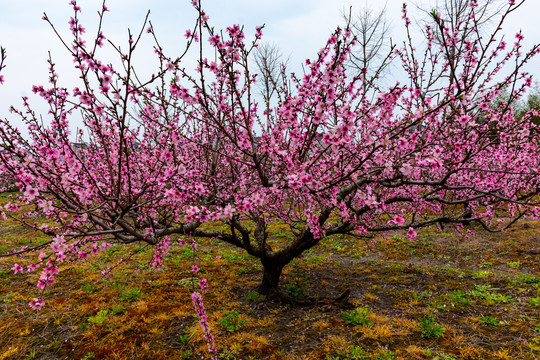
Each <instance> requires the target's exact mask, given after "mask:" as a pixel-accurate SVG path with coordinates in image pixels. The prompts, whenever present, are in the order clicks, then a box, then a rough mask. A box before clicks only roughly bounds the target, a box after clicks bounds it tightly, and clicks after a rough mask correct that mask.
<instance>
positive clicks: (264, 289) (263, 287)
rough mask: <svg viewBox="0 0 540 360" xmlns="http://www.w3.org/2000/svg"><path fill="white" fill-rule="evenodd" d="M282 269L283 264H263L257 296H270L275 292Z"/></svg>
mask: <svg viewBox="0 0 540 360" xmlns="http://www.w3.org/2000/svg"><path fill="white" fill-rule="evenodd" d="M283 267H285V264H279V263H274V262H263V278H262V282H261V284H260V285H259V289H258V291H259V294H261V295H271V294H274V293H276V292H277V290H278V285H279V278H280V277H281V271H282V270H283Z"/></svg>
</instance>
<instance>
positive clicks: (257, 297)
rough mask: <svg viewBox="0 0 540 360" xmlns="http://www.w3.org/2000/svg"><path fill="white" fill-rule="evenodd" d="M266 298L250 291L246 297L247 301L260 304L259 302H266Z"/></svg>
mask: <svg viewBox="0 0 540 360" xmlns="http://www.w3.org/2000/svg"><path fill="white" fill-rule="evenodd" d="M264 298H265V297H264V296H263V295H261V294H259V293H258V292H256V291H250V292H248V294H247V295H246V297H245V299H246V300H247V301H253V302H259V301H262V300H264Z"/></svg>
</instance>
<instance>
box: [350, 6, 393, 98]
mask: <svg viewBox="0 0 540 360" xmlns="http://www.w3.org/2000/svg"><path fill="white" fill-rule="evenodd" d="M354 13H355V15H352V14H353V8H352V7H351V9H350V11H349V13H344V14H343V18H344V20H345V23H346V24H347V27H348V28H350V30H351V31H352V34H353V35H354V36H355V37H356V42H355V44H354V46H353V48H352V50H351V52H350V54H349V57H348V59H347V61H346V66H347V68H348V69H349V70H350V71H351V72H352V73H353V74H356V75H358V74H360V75H362V76H363V77H364V81H366V82H367V83H379V82H378V81H377V80H380V78H381V77H384V74H385V72H386V71H388V68H389V66H390V65H391V63H392V62H391V59H392V57H391V55H392V51H393V50H394V45H393V44H392V39H391V38H390V22H389V21H388V19H387V18H386V15H385V13H386V5H385V6H384V7H383V8H382V9H380V10H378V11H376V10H374V9H373V8H370V7H369V6H368V4H367V3H366V4H365V5H364V7H362V8H361V9H360V11H358V12H356V11H354ZM368 88H370V86H366V87H365V89H366V90H367V89H368Z"/></svg>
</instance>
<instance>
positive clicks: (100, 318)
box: [88, 310, 109, 324]
mask: <svg viewBox="0 0 540 360" xmlns="http://www.w3.org/2000/svg"><path fill="white" fill-rule="evenodd" d="M107 315H109V310H100V311H98V313H97V314H96V315H95V316H91V317H89V318H88V321H89V322H91V323H93V324H103V323H104V322H105V321H106V320H107Z"/></svg>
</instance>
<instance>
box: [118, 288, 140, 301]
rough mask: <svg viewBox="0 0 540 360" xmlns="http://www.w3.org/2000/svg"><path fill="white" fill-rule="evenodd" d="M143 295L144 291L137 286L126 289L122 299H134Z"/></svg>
mask: <svg viewBox="0 0 540 360" xmlns="http://www.w3.org/2000/svg"><path fill="white" fill-rule="evenodd" d="M141 296H142V291H141V290H139V289H137V288H132V289H128V290H126V291H124V292H123V293H122V295H121V296H120V300H122V301H133V300H138V299H140V297H141Z"/></svg>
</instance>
